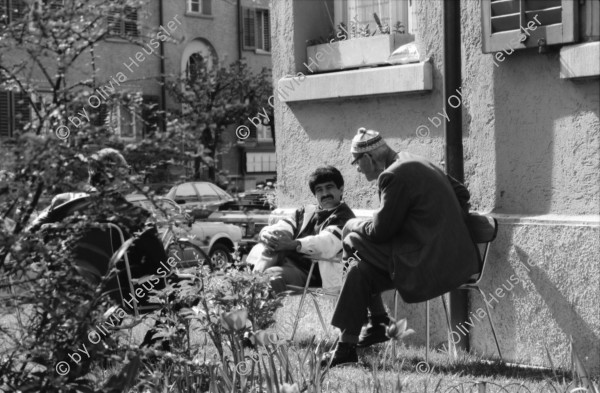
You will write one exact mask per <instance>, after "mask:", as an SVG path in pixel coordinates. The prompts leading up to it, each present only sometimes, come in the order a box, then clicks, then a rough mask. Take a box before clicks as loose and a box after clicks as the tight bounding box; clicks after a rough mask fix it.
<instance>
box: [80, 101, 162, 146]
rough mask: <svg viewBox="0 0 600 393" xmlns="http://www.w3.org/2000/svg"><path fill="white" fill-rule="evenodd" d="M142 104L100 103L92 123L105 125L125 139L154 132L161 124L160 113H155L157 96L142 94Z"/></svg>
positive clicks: (136, 137) (157, 103)
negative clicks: (112, 104) (111, 104)
mask: <svg viewBox="0 0 600 393" xmlns="http://www.w3.org/2000/svg"><path fill="white" fill-rule="evenodd" d="M142 102H143V105H135V106H128V105H126V104H122V103H118V101H117V103H116V104H114V106H112V107H110V106H109V105H108V106H107V105H106V104H105V103H102V105H100V106H99V107H98V108H97V109H96V110H95V112H94V113H92V119H91V122H92V124H93V125H96V126H102V125H106V126H107V127H109V128H111V129H112V130H113V132H114V133H115V134H117V135H118V136H119V137H121V138H123V139H127V140H133V139H138V138H142V137H143V136H144V135H148V134H150V133H152V132H154V131H155V130H156V129H157V128H158V127H160V124H161V117H160V114H157V113H156V112H157V110H158V106H159V98H158V97H157V96H152V95H145V96H142Z"/></svg>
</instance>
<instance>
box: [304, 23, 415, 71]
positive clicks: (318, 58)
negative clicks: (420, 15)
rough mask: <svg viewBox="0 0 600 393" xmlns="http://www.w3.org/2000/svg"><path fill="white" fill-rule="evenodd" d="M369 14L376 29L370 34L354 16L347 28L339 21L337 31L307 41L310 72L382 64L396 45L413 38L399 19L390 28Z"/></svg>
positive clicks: (366, 27) (410, 40)
mask: <svg viewBox="0 0 600 393" xmlns="http://www.w3.org/2000/svg"><path fill="white" fill-rule="evenodd" d="M373 17H374V19H375V22H376V24H377V28H376V29H375V31H373V32H372V33H371V31H370V29H369V25H368V24H366V25H364V24H361V23H359V22H358V20H357V17H356V16H355V17H354V19H353V20H352V22H350V28H349V29H346V26H345V25H344V24H343V23H340V24H339V25H338V32H337V34H334V33H331V34H330V35H329V37H328V39H327V40H323V39H322V38H320V39H319V40H311V41H309V42H307V47H306V55H307V63H306V64H308V65H309V66H310V71H311V72H326V71H337V70H343V69H350V68H360V67H372V66H377V65H382V64H386V61H387V60H388V58H389V57H390V55H391V54H392V52H394V50H395V49H396V48H398V47H400V46H402V45H404V44H407V43H409V42H413V41H414V40H415V36H414V35H413V34H407V33H406V31H405V28H404V26H403V25H402V23H401V22H397V23H396V25H395V26H394V28H393V29H391V28H390V26H389V25H388V24H387V23H381V21H380V19H379V17H378V15H377V14H376V13H374V14H373Z"/></svg>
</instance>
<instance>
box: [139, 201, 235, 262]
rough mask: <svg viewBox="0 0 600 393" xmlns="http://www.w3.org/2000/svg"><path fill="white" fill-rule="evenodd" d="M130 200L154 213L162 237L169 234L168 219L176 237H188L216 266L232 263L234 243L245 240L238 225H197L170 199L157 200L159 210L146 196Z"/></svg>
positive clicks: (220, 223)
mask: <svg viewBox="0 0 600 393" xmlns="http://www.w3.org/2000/svg"><path fill="white" fill-rule="evenodd" d="M127 200H128V201H129V202H131V203H133V204H134V205H137V206H140V207H142V208H144V209H146V210H148V211H149V212H151V213H152V215H153V216H154V218H155V219H156V225H157V227H158V231H159V235H160V236H161V238H162V237H163V236H164V234H165V233H166V232H167V231H168V228H169V219H171V220H172V222H173V226H172V229H173V232H174V233H175V235H176V236H177V237H180V238H181V237H184V238H187V239H188V240H189V241H190V242H192V243H193V244H194V245H196V246H198V247H199V248H200V249H202V251H204V252H205V253H206V254H207V255H208V256H209V257H210V258H211V260H212V262H213V264H214V265H221V264H223V263H224V262H232V261H233V257H232V255H231V254H232V253H233V247H234V244H235V243H240V242H241V241H242V230H241V229H240V228H239V227H238V226H236V225H231V224H226V223H224V222H217V221H211V222H205V221H202V222H197V221H195V220H194V218H193V217H192V216H190V215H189V214H187V213H186V212H185V211H184V209H183V208H182V207H181V206H180V205H178V204H176V203H175V202H174V201H173V200H171V199H169V198H164V197H160V198H156V199H155V202H156V204H157V205H158V207H160V209H159V208H157V207H156V206H155V205H154V204H153V203H152V202H151V201H150V200H149V199H148V198H147V197H146V196H145V195H140V194H134V195H128V196H127ZM161 209H162V210H161ZM163 211H164V212H163ZM165 213H166V215H165Z"/></svg>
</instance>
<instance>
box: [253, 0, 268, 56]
mask: <svg viewBox="0 0 600 393" xmlns="http://www.w3.org/2000/svg"><path fill="white" fill-rule="evenodd" d="M256 49H260V50H264V51H265V52H270V51H271V31H270V29H269V10H256Z"/></svg>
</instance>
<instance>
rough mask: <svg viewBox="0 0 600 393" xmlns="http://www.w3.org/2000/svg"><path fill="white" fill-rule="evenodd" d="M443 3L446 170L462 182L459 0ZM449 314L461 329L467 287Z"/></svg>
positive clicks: (464, 344)
mask: <svg viewBox="0 0 600 393" xmlns="http://www.w3.org/2000/svg"><path fill="white" fill-rule="evenodd" d="M443 4H444V106H445V109H446V114H447V118H446V120H445V123H444V136H445V144H446V157H445V162H446V172H447V173H448V174H449V175H450V176H452V177H454V178H455V179H456V180H458V181H460V182H461V183H462V182H464V180H465V173H464V160H463V146H462V96H461V94H462V91H461V41H460V0H446V1H444V2H443ZM457 92H458V93H457ZM453 95H454V96H456V97H458V100H456V99H455V98H451V97H452V96H453ZM459 102H460V104H459ZM450 315H451V323H452V325H451V326H452V330H458V329H457V328H455V326H459V325H458V324H459V323H462V322H463V321H465V320H466V319H467V315H468V297H467V294H466V291H458V290H456V291H452V292H450ZM457 346H458V347H461V348H463V349H464V350H466V351H468V350H469V337H468V335H467V337H465V339H464V340H460V341H459V343H458V344H457Z"/></svg>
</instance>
